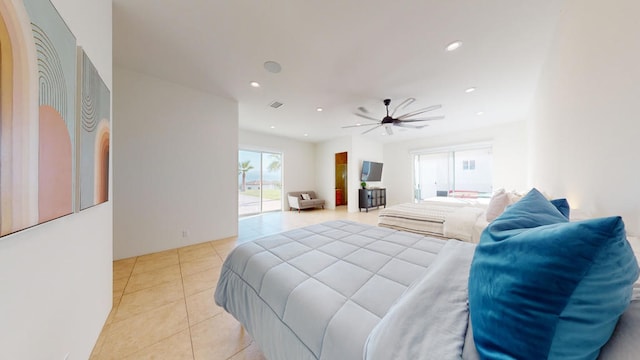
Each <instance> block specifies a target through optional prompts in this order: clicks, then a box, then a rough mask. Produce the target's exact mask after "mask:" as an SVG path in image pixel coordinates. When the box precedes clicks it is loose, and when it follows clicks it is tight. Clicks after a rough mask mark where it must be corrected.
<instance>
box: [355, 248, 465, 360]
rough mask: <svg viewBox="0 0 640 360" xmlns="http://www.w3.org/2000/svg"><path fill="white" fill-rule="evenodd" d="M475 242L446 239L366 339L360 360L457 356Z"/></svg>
mask: <svg viewBox="0 0 640 360" xmlns="http://www.w3.org/2000/svg"><path fill="white" fill-rule="evenodd" d="M474 250H475V246H474V245H472V244H468V243H463V242H459V241H449V242H447V243H446V245H445V246H444V247H443V248H442V250H441V251H440V254H439V255H438V257H437V258H436V259H435V261H434V262H433V263H432V264H431V266H430V267H429V268H428V269H427V272H426V273H425V274H424V276H422V277H421V278H420V279H419V280H417V281H416V282H415V283H413V284H412V285H411V287H410V288H409V289H407V291H406V292H405V294H404V295H403V296H402V297H401V298H400V299H399V301H398V302H397V303H396V304H394V305H393V307H392V308H391V309H390V310H389V312H388V313H387V314H386V315H385V317H384V318H382V320H381V321H380V322H379V323H378V325H376V327H375V328H374V329H373V331H372V332H371V334H370V335H369V337H368V339H367V343H366V346H365V356H364V358H365V360H388V359H427V360H428V359H433V360H448V359H462V358H463V348H464V345H465V336H466V335H467V334H466V333H467V328H468V326H467V325H468V319H469V306H468V299H469V297H468V278H469V267H470V265H471V259H472V258H473V253H474Z"/></svg>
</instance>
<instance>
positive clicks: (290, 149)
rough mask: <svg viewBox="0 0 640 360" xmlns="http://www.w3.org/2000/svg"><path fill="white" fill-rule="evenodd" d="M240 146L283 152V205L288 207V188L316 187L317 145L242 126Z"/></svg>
mask: <svg viewBox="0 0 640 360" xmlns="http://www.w3.org/2000/svg"><path fill="white" fill-rule="evenodd" d="M239 147H240V149H242V150H257V151H273V152H279V153H282V159H283V161H282V177H283V179H282V180H283V181H282V185H283V190H282V191H283V197H284V198H283V207H282V208H283V209H284V210H286V209H288V208H289V204H288V202H287V198H286V196H287V195H286V194H287V192H289V191H304V190H314V191H315V190H316V164H315V152H316V150H315V145H314V144H313V143H309V142H304V141H296V140H293V139H289V138H285V137H280V136H273V135H269V134H263V133H258V132H254V131H248V130H240V136H239Z"/></svg>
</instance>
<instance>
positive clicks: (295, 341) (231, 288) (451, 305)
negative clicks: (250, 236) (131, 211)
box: [215, 189, 640, 360]
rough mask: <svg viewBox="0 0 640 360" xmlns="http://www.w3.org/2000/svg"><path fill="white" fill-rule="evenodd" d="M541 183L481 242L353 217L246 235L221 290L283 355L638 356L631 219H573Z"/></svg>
mask: <svg viewBox="0 0 640 360" xmlns="http://www.w3.org/2000/svg"><path fill="white" fill-rule="evenodd" d="M534 190H535V189H534ZM531 193H533V195H530V194H531ZM531 193H530V194H527V196H525V197H524V198H523V199H522V200H521V201H519V202H518V203H517V204H515V205H513V206H511V207H510V208H508V209H507V210H505V211H504V213H503V214H502V215H500V217H499V218H497V219H496V220H495V221H493V222H492V223H491V225H490V226H489V227H487V229H486V230H485V231H484V232H483V234H482V239H481V241H480V243H479V244H472V243H467V242H461V241H457V240H444V239H437V238H431V237H426V236H422V235H419V234H414V233H408V232H402V231H396V230H392V229H388V228H383V227H376V226H371V225H365V224H360V223H355V222H350V221H331V222H326V223H321V224H317V225H313V226H308V227H304V228H300V229H295V230H291V231H286V232H283V233H280V234H275V235H271V236H267V237H264V238H261V239H258V240H255V241H252V242H248V243H245V244H242V245H240V246H238V247H236V248H235V249H234V250H233V251H232V252H231V253H230V255H229V256H228V258H227V259H226V260H225V262H224V265H223V267H222V270H221V276H220V280H219V283H218V286H217V288H216V291H215V301H216V303H217V304H218V305H220V306H222V307H223V308H224V309H225V310H226V311H228V312H230V313H231V314H232V315H233V316H234V317H235V318H236V319H237V320H238V321H239V322H240V323H241V324H242V325H243V326H244V327H245V329H246V330H247V331H248V332H249V334H250V335H251V336H252V337H253V339H254V340H255V341H256V343H257V344H258V345H259V347H260V348H261V349H262V351H263V353H264V355H265V356H266V358H268V359H272V360H274V359H295V360H305V359H365V360H386V359H418V358H419V359H438V360H447V359H480V358H483V359H508V358H522V359H541V358H548V359H569V358H571V359H596V358H599V359H607V360H608V359H637V356H638V354H640V342H638V341H637V339H638V337H640V286H639V284H638V283H637V279H638V274H639V272H640V270H639V268H638V264H637V260H636V256H635V255H634V252H633V250H632V247H631V245H630V244H629V242H628V241H627V238H626V234H625V230H624V223H623V222H622V219H621V218H620V217H609V218H601V219H589V220H585V221H580V222H570V221H569V219H568V214H566V213H564V212H562V211H561V209H563V208H564V205H566V200H565V201H563V202H561V203H557V202H556V203H552V202H550V201H548V200H547V199H546V198H544V196H542V194H540V193H539V192H533V190H532V192H531ZM514 259H517V261H514ZM540 295H542V296H540ZM507 334H508V335H507Z"/></svg>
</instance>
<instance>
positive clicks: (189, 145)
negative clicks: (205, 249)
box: [113, 66, 238, 259]
mask: <svg viewBox="0 0 640 360" xmlns="http://www.w3.org/2000/svg"><path fill="white" fill-rule="evenodd" d="M113 111H114V116H115V117H117V118H118V120H119V122H118V126H117V127H116V128H115V131H114V134H115V135H114V152H113V159H114V160H113V162H114V166H115V169H114V173H115V174H116V177H115V181H114V185H113V186H114V195H115V196H114V205H113V206H114V218H113V223H114V224H113V225H114V230H113V232H114V250H113V251H114V258H115V259H121V258H126V257H131V256H135V255H141V254H148V253H152V252H157V251H161V250H166V249H172V248H177V247H180V246H185V245H189V244H194V243H200V242H203V241H210V240H216V239H221V238H225V237H229V236H234V235H237V223H238V195H237V192H236V189H237V184H236V177H237V168H238V106H237V103H236V102H234V101H232V100H227V99H222V98H220V97H217V96H214V95H211V94H207V93H203V92H200V91H197V90H193V89H190V88H187V87H184V86H182V85H179V84H175V83H171V82H167V81H164V80H161V79H158V78H154V77H150V76H147V75H143V74H141V73H138V72H134V71H131V70H128V69H125V68H122V67H119V66H116V67H115V71H114V99H113ZM183 230H186V231H188V234H189V235H188V237H187V238H183V237H182V231H183Z"/></svg>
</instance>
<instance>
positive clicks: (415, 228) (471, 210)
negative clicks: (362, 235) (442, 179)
mask: <svg viewBox="0 0 640 360" xmlns="http://www.w3.org/2000/svg"><path fill="white" fill-rule="evenodd" d="M488 203H489V200H488V199H481V200H478V199H461V198H453V197H433V198H429V199H426V200H423V201H421V202H419V203H405V204H398V205H393V206H389V207H387V208H385V209H382V210H380V212H379V215H378V226H382V227H387V228H390V229H395V230H402V231H408V232H412V233H416V234H422V235H427V236H436V237H440V238H451V239H458V240H462V241H467V242H473V243H477V242H478V241H479V239H480V234H481V233H482V230H484V228H485V227H486V226H487V225H488V221H487V220H486V209H487V207H488Z"/></svg>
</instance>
